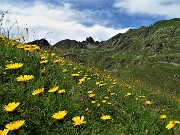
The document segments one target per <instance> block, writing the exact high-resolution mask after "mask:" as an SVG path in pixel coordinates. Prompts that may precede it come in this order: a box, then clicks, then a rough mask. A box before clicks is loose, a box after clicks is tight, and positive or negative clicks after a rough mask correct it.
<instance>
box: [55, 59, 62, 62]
mask: <svg viewBox="0 0 180 135" xmlns="http://www.w3.org/2000/svg"><path fill="white" fill-rule="evenodd" d="M53 62H54V63H58V62H61V60H60V59H57V60H54V61H53Z"/></svg>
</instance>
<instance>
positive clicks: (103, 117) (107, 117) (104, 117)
mask: <svg viewBox="0 0 180 135" xmlns="http://www.w3.org/2000/svg"><path fill="white" fill-rule="evenodd" d="M110 119H111V116H110V115H102V116H101V120H104V121H106V120H110Z"/></svg>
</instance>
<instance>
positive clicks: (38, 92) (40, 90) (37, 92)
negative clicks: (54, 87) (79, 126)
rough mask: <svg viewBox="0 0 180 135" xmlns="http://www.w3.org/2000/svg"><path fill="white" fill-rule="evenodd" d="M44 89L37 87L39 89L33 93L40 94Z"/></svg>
mask: <svg viewBox="0 0 180 135" xmlns="http://www.w3.org/2000/svg"><path fill="white" fill-rule="evenodd" d="M43 91H44V88H40V89H37V90H35V91H33V93H32V95H33V96H34V95H37V94H40V93H42V92H43Z"/></svg>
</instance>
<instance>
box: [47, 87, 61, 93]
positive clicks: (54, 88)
mask: <svg viewBox="0 0 180 135" xmlns="http://www.w3.org/2000/svg"><path fill="white" fill-rule="evenodd" d="M58 88H59V86H56V87H53V88H51V89H50V90H49V91H48V92H56V91H57V90H58Z"/></svg>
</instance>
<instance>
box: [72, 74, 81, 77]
mask: <svg viewBox="0 0 180 135" xmlns="http://www.w3.org/2000/svg"><path fill="white" fill-rule="evenodd" d="M71 76H74V77H77V76H79V74H71Z"/></svg>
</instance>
